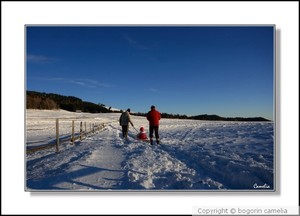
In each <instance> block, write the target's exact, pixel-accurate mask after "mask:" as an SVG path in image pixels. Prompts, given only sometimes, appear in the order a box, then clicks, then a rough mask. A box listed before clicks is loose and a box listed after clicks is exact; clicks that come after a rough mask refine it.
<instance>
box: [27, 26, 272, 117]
mask: <svg viewBox="0 0 300 216" xmlns="http://www.w3.org/2000/svg"><path fill="white" fill-rule="evenodd" d="M273 56H274V27H273V26H256V27H255V26H240V27H239V26H56V27H55V26H44V27H43V26H26V58H27V59H26V60H27V62H26V89H27V90H32V91H40V92H46V93H56V94H61V95H66V96H75V97H78V98H81V99H82V100H84V101H90V102H93V103H102V104H105V105H107V106H112V107H115V108H120V109H127V108H131V110H132V111H135V112H147V111H149V109H150V106H151V105H155V106H156V107H157V109H158V110H159V111H161V112H167V113H173V114H186V115H199V114H217V115H220V116H223V117H257V116H261V117H265V118H267V119H273V109H274V107H273V102H274V101H273V100H274V82H273V80H274V58H273Z"/></svg>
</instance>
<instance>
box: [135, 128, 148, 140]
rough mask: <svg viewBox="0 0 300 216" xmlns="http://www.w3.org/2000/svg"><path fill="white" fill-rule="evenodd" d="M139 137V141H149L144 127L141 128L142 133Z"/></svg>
mask: <svg viewBox="0 0 300 216" xmlns="http://www.w3.org/2000/svg"><path fill="white" fill-rule="evenodd" d="M137 137H138V138H139V139H141V140H147V139H148V137H147V134H146V132H145V130H144V127H141V128H140V133H139V134H138V136H137Z"/></svg>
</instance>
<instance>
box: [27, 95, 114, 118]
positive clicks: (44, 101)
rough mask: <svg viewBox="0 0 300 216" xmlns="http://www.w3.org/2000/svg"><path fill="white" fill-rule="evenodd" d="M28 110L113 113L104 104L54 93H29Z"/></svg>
mask: <svg viewBox="0 0 300 216" xmlns="http://www.w3.org/2000/svg"><path fill="white" fill-rule="evenodd" d="M26 108H27V109H63V110H67V111H71V112H78V111H80V112H89V113H109V112H112V111H110V110H109V109H107V108H106V107H105V106H104V105H103V104H94V103H91V102H87V101H82V100H81V99H80V98H77V97H73V96H63V95H59V94H53V93H41V92H35V91H27V93H26Z"/></svg>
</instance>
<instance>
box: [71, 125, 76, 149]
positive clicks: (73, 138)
mask: <svg viewBox="0 0 300 216" xmlns="http://www.w3.org/2000/svg"><path fill="white" fill-rule="evenodd" d="M74 140H75V137H74V120H72V140H71V141H72V145H74Z"/></svg>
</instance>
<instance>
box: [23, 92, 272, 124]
mask: <svg viewBox="0 0 300 216" xmlns="http://www.w3.org/2000/svg"><path fill="white" fill-rule="evenodd" d="M26 97H27V98H26V108H27V109H64V110H68V111H71V112H76V111H81V112H89V113H111V112H120V110H118V109H115V108H112V107H107V106H105V105H104V104H94V103H91V102H87V101H82V100H81V99H80V98H77V97H73V96H63V95H59V94H53V93H41V92H36V91H27V92H26ZM132 115H136V116H146V115H147V113H140V112H138V113H132ZM161 117H162V118H172V119H193V120H206V121H269V120H268V119H265V118H262V117H251V118H242V117H230V118H225V117H220V116H218V115H207V114H204V115H196V116H190V117H188V116H187V115H179V114H169V113H162V114H161Z"/></svg>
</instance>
